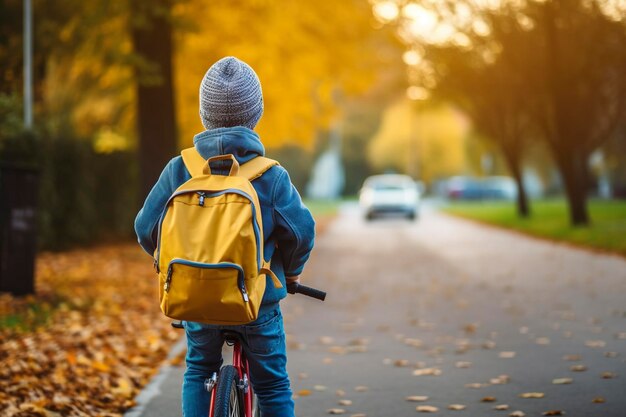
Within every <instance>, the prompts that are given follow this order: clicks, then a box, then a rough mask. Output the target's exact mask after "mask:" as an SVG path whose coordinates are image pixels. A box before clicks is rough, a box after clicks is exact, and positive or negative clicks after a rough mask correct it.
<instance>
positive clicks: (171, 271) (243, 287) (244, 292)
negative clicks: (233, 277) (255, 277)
mask: <svg viewBox="0 0 626 417" xmlns="http://www.w3.org/2000/svg"><path fill="white" fill-rule="evenodd" d="M178 261H179V262H174V260H172V262H170V264H169V266H168V267H167V277H166V278H165V283H164V284H163V291H165V292H169V290H170V286H171V283H172V275H173V274H174V264H175V263H178V264H181V265H189V266H196V267H198V266H197V265H198V264H200V263H199V262H193V261H185V260H184V259H179V260H178ZM180 261H183V262H180ZM203 265H206V266H204V268H206V269H211V266H212V267H213V268H232V269H236V270H237V271H238V272H239V274H238V278H237V284H238V285H237V286H238V287H239V291H241V296H242V297H243V301H244V302H246V303H247V302H249V301H250V297H249V296H248V290H247V289H246V282H245V280H244V278H243V270H241V269H240V268H239V267H238V266H236V265H235V264H228V263H221V264H203Z"/></svg>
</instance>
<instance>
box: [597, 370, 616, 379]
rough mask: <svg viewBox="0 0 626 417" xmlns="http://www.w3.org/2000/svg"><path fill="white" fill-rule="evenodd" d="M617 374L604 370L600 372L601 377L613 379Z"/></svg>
mask: <svg viewBox="0 0 626 417" xmlns="http://www.w3.org/2000/svg"><path fill="white" fill-rule="evenodd" d="M616 376H617V374H616V373H615V372H602V373H601V374H600V377H601V378H602V379H613V378H615V377H616Z"/></svg>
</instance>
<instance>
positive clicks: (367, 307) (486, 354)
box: [135, 206, 626, 417]
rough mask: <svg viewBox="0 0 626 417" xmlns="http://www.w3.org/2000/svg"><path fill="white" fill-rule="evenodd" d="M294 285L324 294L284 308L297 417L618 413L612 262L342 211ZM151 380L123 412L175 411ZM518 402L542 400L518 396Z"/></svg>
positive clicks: (440, 219)
mask: <svg viewBox="0 0 626 417" xmlns="http://www.w3.org/2000/svg"><path fill="white" fill-rule="evenodd" d="M305 279H306V281H307V282H308V283H310V284H311V285H312V286H316V287H319V288H323V289H326V290H327V291H328V292H329V297H328V299H327V301H326V302H325V303H320V302H317V301H315V300H310V299H306V298H304V297H302V296H298V297H289V299H288V300H286V301H285V303H284V307H283V312H284V316H285V319H286V327H287V333H288V345H289V350H290V351H289V369H290V375H291V377H292V384H293V389H294V392H295V393H296V396H297V400H296V406H297V413H298V416H299V417H315V416H324V415H327V410H328V409H330V408H342V409H344V410H345V412H346V415H352V414H358V413H364V414H366V415H367V416H371V417H373V416H380V417H389V416H413V415H416V414H418V413H417V412H416V406H419V405H429V406H434V407H437V408H438V409H439V410H438V412H437V413H436V414H435V415H438V416H451V415H454V416H468V417H470V416H471V417H475V416H508V415H509V414H510V413H511V412H513V411H516V410H521V411H523V412H524V413H525V414H526V416H541V415H542V412H545V411H549V410H562V411H565V412H566V413H567V414H566V415H567V416H571V417H576V416H581V417H583V416H585V417H588V416H602V417H612V416H613V417H623V416H625V415H626V411H624V410H626V260H624V259H621V258H618V257H615V256H609V255H599V254H594V253H591V252H587V251H584V250H579V249H574V248H570V247H566V246H562V245H556V244H553V243H549V242H544V241H540V240H536V239H532V238H527V237H524V236H521V235H518V234H515V233H509V232H506V231H502V230H499V229H495V228H488V227H484V226H480V225H477V224H473V223H470V222H467V221H462V220H458V219H454V218H451V217H447V216H444V215H440V214H437V213H434V212H428V211H426V213H424V214H423V215H422V218H420V219H419V220H418V221H416V222H414V223H410V222H408V221H405V220H402V219H383V220H379V221H374V222H371V223H366V222H364V221H363V220H362V218H361V216H360V214H359V211H358V209H357V208H356V207H355V206H346V207H345V208H344V209H343V210H342V212H341V215H340V217H339V218H338V219H337V221H335V222H334V223H333V224H332V225H331V226H330V227H329V228H328V229H327V231H326V233H325V234H324V235H323V236H322V237H321V238H320V239H319V240H318V242H317V245H316V250H315V254H314V256H313V258H312V260H311V263H310V265H309V266H308V268H307V275H306V277H305ZM567 355H569V357H566V356H567ZM564 358H565V359H574V360H565V359H564ZM399 365H401V366H399ZM576 365H578V366H580V367H581V369H586V370H584V371H582V372H575V371H572V370H571V367H572V366H576ZM583 367H584V368H583ZM415 372H417V373H426V374H435V375H421V376H420V375H414V373H415ZM164 375H165V376H162V377H161V382H158V383H155V384H154V385H153V386H152V388H151V391H150V392H152V393H154V394H158V393H159V392H161V393H162V394H160V395H156V396H154V397H153V398H152V399H151V400H150V401H147V402H146V403H145V404H144V408H143V409H142V410H143V411H142V412H141V413H136V414H135V416H139V415H142V416H175V415H180V412H179V409H180V405H179V402H180V382H181V375H182V369H181V368H168V369H167V370H166V373H165V374H164ZM603 375H604V376H605V378H602V376H603ZM606 377H612V378H606ZM557 378H571V379H572V382H571V383H570V384H554V383H553V380H554V379H557ZM359 386H363V387H367V390H366V391H357V390H355V388H356V387H359ZM338 390H339V391H340V392H339V394H342V393H343V394H344V396H339V395H337V394H338V392H337V391H338ZM528 392H538V393H543V394H544V397H543V398H538V399H537V398H535V399H525V398H520V396H519V395H520V394H522V393H528ZM148 396H149V395H148ZM407 396H427V397H428V400H427V401H425V402H408V401H406V400H405V397H407ZM489 397H493V398H489ZM600 397H601V398H602V399H604V401H605V402H604V403H594V402H593V400H594V399H597V400H596V401H599V398H600ZM342 399H343V400H350V401H352V404H351V405H348V406H341V405H338V401H339V400H342ZM491 399H494V401H493V402H485V400H491ZM451 404H461V405H465V406H466V408H465V409H464V410H462V411H453V410H449V409H448V406H449V405H451ZM501 404H507V405H508V406H509V409H508V410H507V411H497V410H494V409H493V407H494V406H495V405H501Z"/></svg>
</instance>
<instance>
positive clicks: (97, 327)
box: [0, 244, 180, 417]
mask: <svg viewBox="0 0 626 417" xmlns="http://www.w3.org/2000/svg"><path fill="white" fill-rule="evenodd" d="M36 276H37V278H36V279H37V281H36V286H37V291H36V295H34V296H29V297H25V298H14V297H11V296H10V295H8V294H4V293H3V294H1V295H0V415H2V416H7V417H12V416H15V417H17V416H20V417H26V416H120V415H122V414H123V413H124V411H126V410H127V409H129V408H130V407H132V406H133V404H134V402H133V398H134V397H135V396H136V394H137V393H138V392H139V390H140V389H141V388H142V387H143V386H144V385H145V384H147V382H148V381H149V380H150V378H151V376H152V375H153V374H154V372H155V371H156V370H157V369H158V366H159V364H160V362H161V361H163V360H164V359H165V357H166V355H167V353H168V351H169V349H170V347H171V345H172V344H173V343H174V341H175V340H176V339H177V338H178V337H180V333H176V332H175V331H174V330H172V329H171V328H170V326H169V321H168V320H167V319H165V318H164V317H163V315H162V314H161V312H160V310H159V306H158V298H157V284H156V281H155V278H156V277H155V274H154V271H153V269H152V267H151V262H150V258H149V257H148V256H147V255H145V254H144V253H142V252H141V250H140V249H139V248H138V247H137V246H136V245H134V244H122V245H112V246H104V247H98V248H94V249H84V250H75V251H71V252H66V253H46V254H42V255H41V256H40V257H39V258H38V261H37V273H36Z"/></svg>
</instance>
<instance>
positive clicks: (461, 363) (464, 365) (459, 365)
mask: <svg viewBox="0 0 626 417" xmlns="http://www.w3.org/2000/svg"><path fill="white" fill-rule="evenodd" d="M454 366H456V367H457V368H461V369H465V368H469V367H471V366H472V363H471V362H465V361H458V362H457V363H455V364H454Z"/></svg>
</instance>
